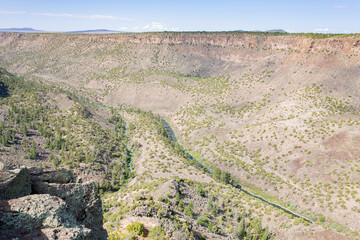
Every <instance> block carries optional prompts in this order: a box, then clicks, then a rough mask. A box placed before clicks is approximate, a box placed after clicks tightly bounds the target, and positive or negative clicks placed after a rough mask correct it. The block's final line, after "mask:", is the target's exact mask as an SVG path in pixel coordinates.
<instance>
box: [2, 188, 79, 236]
mask: <svg viewBox="0 0 360 240" xmlns="http://www.w3.org/2000/svg"><path fill="white" fill-rule="evenodd" d="M0 209H1V210H2V213H0V226H1V227H0V228H2V229H15V230H29V231H34V230H36V229H41V228H58V227H74V226H76V219H75V217H74V216H73V215H72V214H70V213H69V212H68V210H67V206H66V204H65V202H64V201H63V200H62V199H60V198H58V197H54V196H50V195H49V194H35V195H29V196H25V197H21V198H17V199H12V200H8V201H6V200H2V201H0Z"/></svg>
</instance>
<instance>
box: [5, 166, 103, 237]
mask: <svg viewBox="0 0 360 240" xmlns="http://www.w3.org/2000/svg"><path fill="white" fill-rule="evenodd" d="M1 177H2V178H1V182H0V189H1V195H0V199H1V200H0V235H1V236H2V237H1V239H13V238H20V239H106V237H107V234H106V232H105V230H104V229H103V228H102V219H103V217H102V207H101V200H100V197H99V195H98V191H97V188H96V186H95V184H94V183H92V182H88V183H81V181H80V182H79V181H78V182H77V183H73V181H74V178H73V177H72V174H71V172H69V171H60V172H51V173H41V172H40V173H39V172H37V173H35V172H34V171H29V170H28V169H26V168H23V169H20V170H15V171H1Z"/></svg>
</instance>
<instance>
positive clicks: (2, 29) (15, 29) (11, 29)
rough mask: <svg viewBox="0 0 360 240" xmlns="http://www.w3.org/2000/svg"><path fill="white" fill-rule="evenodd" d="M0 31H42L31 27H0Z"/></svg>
mask: <svg viewBox="0 0 360 240" xmlns="http://www.w3.org/2000/svg"><path fill="white" fill-rule="evenodd" d="M0 32H43V30H37V29H33V28H0Z"/></svg>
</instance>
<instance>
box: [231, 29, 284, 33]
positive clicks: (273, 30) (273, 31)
mask: <svg viewBox="0 0 360 240" xmlns="http://www.w3.org/2000/svg"><path fill="white" fill-rule="evenodd" d="M234 32H269V33H288V32H286V31H285V30H283V29H271V30H266V31H260V30H249V31H245V30H234Z"/></svg>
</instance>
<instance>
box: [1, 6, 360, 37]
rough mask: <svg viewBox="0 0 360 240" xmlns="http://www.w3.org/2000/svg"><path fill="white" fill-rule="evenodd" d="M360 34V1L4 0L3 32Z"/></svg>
mask: <svg viewBox="0 0 360 240" xmlns="http://www.w3.org/2000/svg"><path fill="white" fill-rule="evenodd" d="M13 27H16V28H20V27H31V28H35V29H41V30H47V31H71V30H85V29H100V28H105V29H111V30H119V31H129V32H145V31H231V30H239V29H241V30H269V29H275V28H276V29H278V28H281V29H284V30H286V31H289V32H322V33H328V32H333V33H348V32H349V33H350V32H356V33H359V32H360V0H318V1H317V0H312V1H309V0H302V1H292V0H286V1H285V0H272V1H265V0H252V1H251V0H247V1H242V0H237V1H236V0H219V1H213V0H207V1H206V0H166V1H165V0H147V1H145V0H128V1H122V0H118V1H115V0H102V1H94V0H0V28H13Z"/></svg>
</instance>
